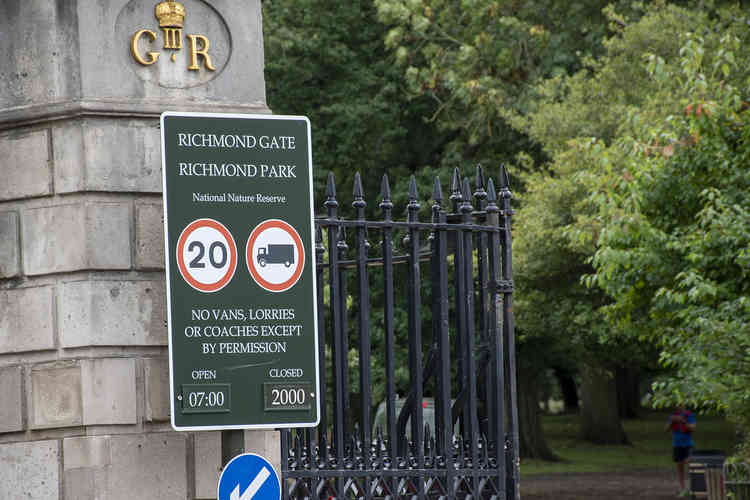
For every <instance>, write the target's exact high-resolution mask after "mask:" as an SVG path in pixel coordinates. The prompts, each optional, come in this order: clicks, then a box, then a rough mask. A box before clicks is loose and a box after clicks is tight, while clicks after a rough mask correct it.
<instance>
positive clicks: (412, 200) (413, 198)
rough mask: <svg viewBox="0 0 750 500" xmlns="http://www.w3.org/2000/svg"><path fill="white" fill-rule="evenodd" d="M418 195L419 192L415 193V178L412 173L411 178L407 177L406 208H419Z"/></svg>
mask: <svg viewBox="0 0 750 500" xmlns="http://www.w3.org/2000/svg"><path fill="white" fill-rule="evenodd" d="M418 197H419V194H418V193H417V179H415V178H414V176H413V175H412V176H411V179H409V205H408V207H407V208H409V209H414V208H419V203H418V202H417V199H418Z"/></svg>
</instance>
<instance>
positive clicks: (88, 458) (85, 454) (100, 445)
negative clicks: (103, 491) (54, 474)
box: [63, 436, 111, 471]
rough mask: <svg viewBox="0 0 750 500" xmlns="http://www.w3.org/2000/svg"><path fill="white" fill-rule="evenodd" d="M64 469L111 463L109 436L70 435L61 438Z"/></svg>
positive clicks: (103, 465) (97, 466)
mask: <svg viewBox="0 0 750 500" xmlns="http://www.w3.org/2000/svg"><path fill="white" fill-rule="evenodd" d="M63 457H64V458H65V470H66V471H67V470H70V469H82V468H100V467H106V466H108V465H111V457H110V446H109V436H87V437H72V438H66V439H64V440H63Z"/></svg>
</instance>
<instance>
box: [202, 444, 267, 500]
mask: <svg viewBox="0 0 750 500" xmlns="http://www.w3.org/2000/svg"><path fill="white" fill-rule="evenodd" d="M217 496H218V500H280V499H281V482H280V481H279V476H277V475H276V471H275V470H274V468H273V466H272V465H271V463H270V462H269V461H268V460H266V459H265V458H263V457H261V456H260V455H256V454H255V453H243V454H242V455H237V456H236V457H234V458H233V459H232V460H230V461H229V463H228V464H227V466H226V467H224V470H223V471H222V472H221V476H219V487H218V494H217Z"/></svg>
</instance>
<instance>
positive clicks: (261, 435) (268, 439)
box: [245, 430, 281, 477]
mask: <svg viewBox="0 0 750 500" xmlns="http://www.w3.org/2000/svg"><path fill="white" fill-rule="evenodd" d="M245 451H247V452H251V453H257V454H258V455H261V456H263V457H265V458H266V460H268V461H269V462H271V465H273V468H274V469H275V470H276V474H278V476H279V477H281V433H279V431H262V430H251V431H245Z"/></svg>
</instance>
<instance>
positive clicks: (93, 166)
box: [52, 118, 161, 193]
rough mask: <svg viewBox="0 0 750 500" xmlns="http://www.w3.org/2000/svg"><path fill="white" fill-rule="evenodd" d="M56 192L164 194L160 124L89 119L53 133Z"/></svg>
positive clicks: (66, 124) (65, 123) (55, 130)
mask: <svg viewBox="0 0 750 500" xmlns="http://www.w3.org/2000/svg"><path fill="white" fill-rule="evenodd" d="M52 140H53V144H54V158H55V191H56V192H58V193H72V192H77V191H115V192H147V193H160V192H161V136H160V134H159V127H158V122H157V121H155V120H153V119H152V120H121V119H116V120H111V119H103V118H87V119H84V120H74V121H69V122H63V123H60V124H59V125H57V126H55V127H54V128H53V131H52Z"/></svg>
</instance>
